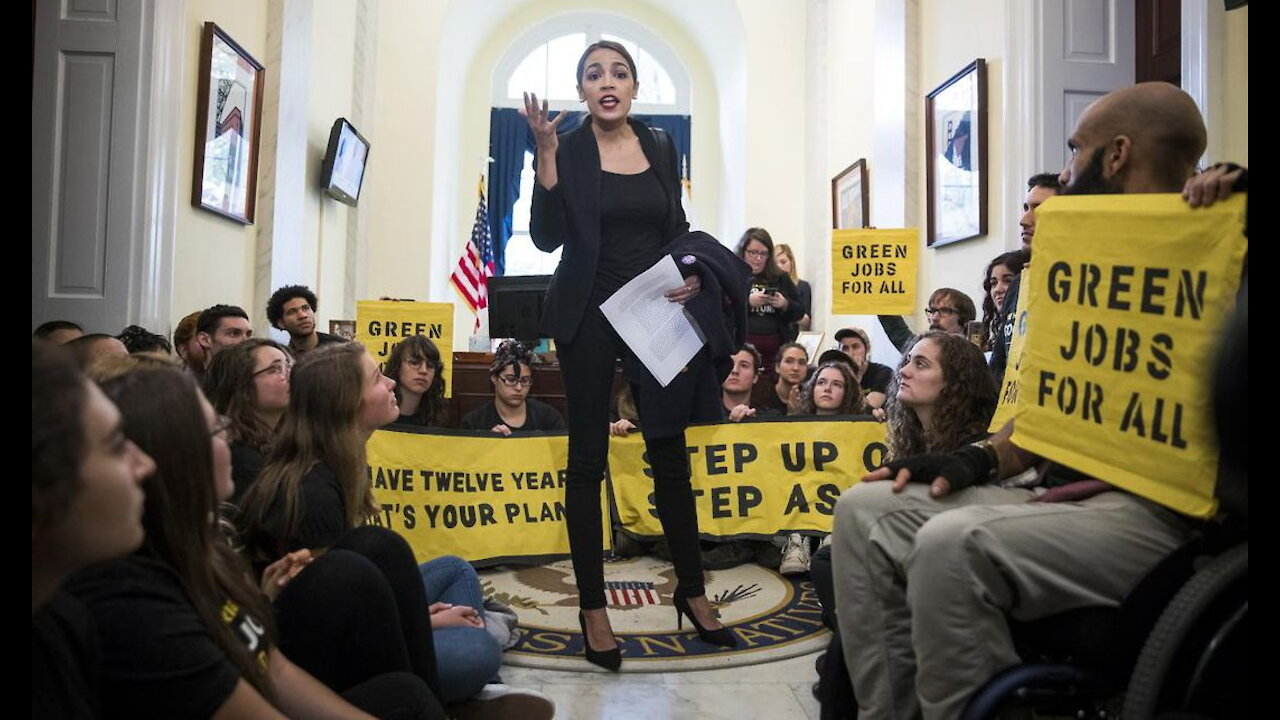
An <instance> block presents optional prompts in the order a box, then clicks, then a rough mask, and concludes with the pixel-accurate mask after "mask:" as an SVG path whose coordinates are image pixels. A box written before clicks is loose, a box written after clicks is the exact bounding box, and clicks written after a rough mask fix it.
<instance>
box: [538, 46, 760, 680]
mask: <svg viewBox="0 0 1280 720" xmlns="http://www.w3.org/2000/svg"><path fill="white" fill-rule="evenodd" d="M575 79H576V81H577V84H578V93H579V98H580V99H581V100H582V101H583V102H585V103H586V105H587V111H588V114H589V116H588V117H587V119H586V120H585V122H584V123H583V125H582V127H581V128H579V129H578V130H575V131H574V132H572V133H569V134H568V135H566V136H565V137H564V138H563V139H561V138H560V137H559V136H557V134H556V129H557V126H558V125H559V123H560V122H561V120H562V119H563V118H564V117H565V115H564V114H563V113H562V114H560V115H557V116H556V117H555V119H552V118H551V117H550V113H549V112H548V109H547V103H546V102H545V101H544V102H542V103H539V102H538V98H537V97H536V96H534V95H532V94H529V95H526V97H525V105H524V114H525V115H526V117H527V118H528V122H529V128H530V130H531V131H532V132H533V135H534V137H535V138H536V141H537V150H536V152H535V160H534V167H535V175H536V179H537V182H535V183H534V188H533V205H532V208H531V212H530V221H529V234H530V236H531V237H532V239H533V242H534V244H535V245H536V246H537V247H538V248H539V249H540V250H542V251H544V252H551V251H553V250H555V249H556V248H558V247H560V246H562V245H563V246H564V254H563V255H562V257H561V259H560V265H559V267H558V268H557V269H556V274H555V278H554V279H553V280H552V282H551V286H550V288H548V290H547V299H546V305H545V306H544V314H543V326H544V329H545V330H546V331H548V332H549V333H550V334H551V335H552V337H554V338H555V340H556V346H557V347H558V349H559V350H558V354H559V358H560V370H561V372H562V373H563V374H564V377H565V395H566V400H567V402H568V410H569V463H568V479H567V485H566V488H565V512H566V515H567V524H568V529H569V545H570V548H571V551H572V555H573V566H574V574H575V575H576V579H577V583H578V592H579V604H580V606H581V608H582V616H581V621H582V622H581V625H582V630H583V635H584V651H585V654H586V657H587V660H589V661H590V662H593V663H595V664H597V665H600V666H601V667H604V668H606V669H609V670H617V669H618V667H619V666H620V665H621V662H622V655H621V651H620V650H619V649H618V646H617V643H616V642H615V640H614V637H613V632H612V630H611V628H610V625H609V617H608V614H607V612H606V610H605V605H606V602H605V592H604V566H603V560H602V554H603V547H602V546H603V543H602V536H603V534H604V531H603V528H602V519H601V516H600V485H601V483H602V482H603V480H604V470H605V464H606V460H607V452H608V442H609V437H608V429H609V395H610V390H611V387H612V384H613V379H614V375H615V371H616V362H617V358H619V357H622V358H623V360H624V368H631V370H630V375H629V377H630V378H631V379H632V381H633V390H634V391H635V392H634V395H635V398H636V403H637V406H638V408H639V410H640V421H641V422H640V425H641V427H643V428H644V439H645V444H646V446H647V448H648V451H649V460H650V462H651V463H652V465H653V471H654V472H653V475H654V486H655V491H656V495H657V505H658V512H659V513H660V514H661V516H662V525H663V530H664V532H665V534H666V536H667V541H668V546H669V548H670V550H671V554H672V562H673V564H674V565H675V569H676V576H677V578H678V580H679V587H678V588H677V591H676V598H675V603H676V608H677V611H678V612H680V613H682V615H681V617H683V615H688V616H689V617H690V618H692V620H693V622H694V626H695V627H696V628H697V629H698V630H699V635H700V637H702V638H703V639H704V640H709V641H712V642H717V643H721V644H724V645H733V644H735V641H734V639H733V636H732V635H731V634H730V633H729V631H728V630H726V629H724V628H723V627H722V626H721V625H720V622H719V620H717V619H716V617H715V615H714V613H713V612H712V610H711V606H710V604H709V603H708V602H707V600H706V597H705V591H704V587H703V576H702V565H701V556H700V553H699V545H698V516H697V512H696V510H695V506H694V500H693V488H692V486H691V485H690V481H689V462H688V455H687V453H686V451H685V441H684V427H685V425H686V424H687V423H688V422H691V421H695V422H696V421H702V420H715V419H719V417H720V415H721V410H720V400H719V390H718V388H719V385H720V378H719V377H717V376H716V372H715V371H714V370H713V368H712V361H713V359H712V358H711V357H710V356H709V352H708V351H707V350H706V349H705V348H704V349H703V350H702V351H700V352H699V353H698V354H697V355H695V356H694V358H693V360H692V361H691V362H690V364H689V366H688V368H687V369H686V371H685V372H682V373H679V376H678V377H677V378H676V379H674V380H673V381H672V382H671V384H670V385H668V386H667V387H666V388H663V387H662V386H660V385H658V383H657V381H656V380H655V379H653V377H652V375H651V374H650V373H648V372H647V371H645V370H644V369H643V368H636V367H635V365H637V364H638V363H636V362H635V361H634V359H630V358H631V354H630V350H629V349H628V348H627V347H626V345H625V343H623V342H622V341H621V340H620V339H619V338H618V335H617V333H616V332H615V331H614V330H613V328H612V326H610V324H609V322H608V321H607V320H606V319H605V318H604V315H603V314H602V313H601V311H600V309H599V305H600V303H602V302H604V301H605V300H606V299H608V298H609V297H610V296H611V295H612V294H613V293H614V292H616V291H617V290H618V289H619V288H621V287H622V286H623V285H625V284H626V283H627V282H628V281H629V280H631V279H632V278H634V277H635V276H636V275H638V274H640V273H641V272H642V271H644V270H646V269H647V268H649V267H651V266H652V265H653V264H654V263H655V262H656V261H657V260H659V259H660V258H661V257H662V255H663V250H664V248H665V247H667V246H669V245H670V244H671V243H672V241H674V240H675V239H676V238H678V237H680V236H681V235H684V234H686V233H687V232H688V229H689V224H688V222H686V220H685V215H684V209H683V208H682V206H681V204H680V182H679V174H678V172H677V169H676V153H675V148H674V146H673V145H672V143H671V141H670V139H669V138H667V136H666V134H665V133H663V132H661V131H657V130H651V129H650V128H648V127H646V126H645V125H642V124H641V123H639V122H638V121H635V120H632V119H630V118H629V117H628V114H629V113H630V110H631V102H632V101H633V100H634V99H635V97H636V89H637V86H636V66H635V61H634V60H633V59H632V57H631V54H630V53H629V52H628V51H627V49H626V47H624V46H623V45H621V44H620V43H616V42H612V41H607V40H605V41H600V42H597V43H593V44H592V45H590V46H588V47H587V49H586V51H585V52H584V53H583V54H582V57H581V59H580V60H579V61H578V68H577V77H576V78H575ZM677 265H678V267H679V268H680V270H681V274H682V275H683V276H684V277H685V283H684V285H682V286H680V287H678V288H673V289H671V290H670V291H669V292H668V293H667V298H668V299H669V300H671V301H672V302H680V303H684V302H686V301H689V300H693V299H696V296H697V295H698V293H699V291H700V290H701V287H702V281H701V278H700V277H699V273H701V272H703V270H704V263H703V262H702V261H701V260H699V259H698V258H697V257H696V256H694V255H692V254H688V255H681V256H680V257H679V258H678V259H677ZM743 275H744V276H745V273H744V274H743ZM743 279H744V280H745V277H744V278H743ZM703 329H704V331H705V330H707V328H703ZM739 342H741V339H739ZM727 354H728V353H726V358H727Z"/></svg>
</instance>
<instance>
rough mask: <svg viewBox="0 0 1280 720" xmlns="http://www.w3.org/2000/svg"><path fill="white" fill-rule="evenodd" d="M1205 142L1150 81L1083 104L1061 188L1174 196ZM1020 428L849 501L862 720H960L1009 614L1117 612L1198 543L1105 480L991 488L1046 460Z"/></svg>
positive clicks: (928, 461)
mask: <svg viewBox="0 0 1280 720" xmlns="http://www.w3.org/2000/svg"><path fill="white" fill-rule="evenodd" d="M1205 144H1206V132H1205V127H1204V123H1203V121H1202V120H1201V118H1200V113H1199V110H1198V109H1197V108H1196V105H1195V102H1194V101H1193V100H1192V99H1191V98H1190V96H1188V95H1187V94H1186V93H1185V92H1183V91H1181V90H1179V89H1178V88H1176V87H1174V86H1172V85H1169V84H1167V83H1159V82H1150V83H1142V84H1139V85H1134V86H1131V87H1128V88H1125V89H1122V90H1116V91H1113V92H1111V93H1108V94H1107V95H1105V96H1103V97H1102V98H1100V99H1098V100H1096V101H1094V102H1093V103H1092V104H1090V105H1089V106H1088V107H1087V108H1085V110H1084V112H1083V113H1082V114H1081V115H1080V118H1079V120H1078V121H1077V124H1076V127H1075V130H1074V131H1073V132H1072V134H1071V136H1070V138H1069V140H1068V145H1069V147H1070V148H1071V157H1070V159H1069V161H1068V164H1067V167H1066V168H1065V169H1064V170H1063V172H1062V175H1061V180H1062V182H1063V185H1064V186H1065V188H1064V189H1065V192H1066V193H1067V194H1073V193H1075V194H1095V193H1176V192H1178V191H1180V190H1182V189H1183V187H1184V184H1185V183H1187V182H1188V179H1189V178H1191V177H1192V175H1193V172H1194V168H1195V164H1196V162H1197V161H1198V159H1199V157H1200V155H1201V154H1202V153H1203V152H1204V149H1205ZM1187 199H1188V200H1190V197H1188V198H1187ZM1053 202H1054V201H1052V200H1051V201H1050V202H1049V203H1048V206H1049V207H1051V206H1052V203H1053ZM1207 239H1208V238H1206V240H1207ZM1037 242H1039V241H1037ZM1233 270H1235V272H1233ZM1236 272H1238V268H1235V269H1232V268H1228V269H1227V270H1226V271H1225V273H1223V276H1222V277H1219V278H1217V279H1216V282H1218V283H1220V285H1219V288H1222V287H1230V286H1231V285H1232V284H1233V283H1234V281H1235V280H1236V279H1238V275H1235V273H1236ZM1100 274H1101V273H1100ZM1233 275H1235V277H1232V276H1233ZM1133 287H1141V285H1139V284H1137V283H1135V284H1134V286H1133ZM1116 288H1117V285H1116V284H1114V283H1113V284H1112V285H1111V288H1110V290H1105V289H1104V290H1099V291H1098V292H1097V295H1098V296H1099V297H1106V296H1107V295H1108V294H1112V297H1117V296H1116V295H1115V293H1116V292H1117V290H1116ZM1080 297H1081V298H1084V297H1086V296H1085V295H1084V294H1082V295H1081V296H1080ZM1085 312H1095V313H1096V312H1100V311H1097V310H1087V311H1085ZM1099 316H1100V315H1095V317H1099ZM1046 317H1048V316H1046ZM1034 320H1035V319H1034V318H1032V321H1033V322H1034ZM913 384H914V385H915V390H916V391H917V392H918V391H919V382H918V381H916V382H914V383H913ZM1012 425H1013V424H1012V423H1010V424H1009V425H1007V426H1006V427H1005V429H1003V430H1002V431H1001V432H999V433H997V434H996V435H995V436H994V437H993V438H992V439H991V440H990V442H987V441H980V442H979V443H976V444H974V445H966V446H965V447H963V448H961V449H960V450H958V451H952V452H950V453H946V454H941V453H936V452H933V453H927V454H924V455H916V456H913V457H906V458H900V459H897V460H894V461H893V462H891V463H889V464H888V465H887V466H885V467H883V468H881V469H879V470H877V471H875V472H873V473H871V474H870V475H868V476H867V477H865V478H863V480H864V482H863V483H861V484H860V485H858V486H855V487H854V488H853V489H852V490H850V491H849V492H848V493H847V494H846V496H845V497H844V498H842V499H841V501H840V503H839V504H838V505H837V509H836V538H837V539H836V542H835V552H834V553H833V555H834V559H835V573H836V577H837V582H838V583H840V584H839V585H838V586H837V588H838V596H840V597H841V600H840V613H841V620H840V627H841V634H842V638H843V639H844V640H845V658H846V661H847V662H848V664H849V667H850V675H851V677H852V679H853V684H854V690H855V694H856V695H857V697H858V703H859V706H860V708H861V711H860V713H859V717H865V718H889V717H909V716H914V715H921V714H923V716H924V717H925V718H928V719H933V718H954V717H958V716H959V715H960V713H961V712H962V711H963V709H964V707H965V705H966V703H967V702H968V700H969V698H970V696H971V695H972V693H973V692H974V691H975V690H976V689H978V688H979V687H980V686H981V685H982V684H983V683H985V682H986V681H987V680H988V679H989V678H990V677H991V676H992V675H994V674H995V673H997V672H999V671H1001V670H1003V669H1004V668H1006V667H1009V666H1011V665H1013V664H1016V663H1017V662H1018V661H1019V658H1018V655H1017V652H1016V650H1015V648H1014V646H1013V641H1012V638H1011V636H1010V631H1009V624H1008V622H1007V619H1006V618H1007V617H1008V616H1013V617H1017V618H1018V619H1019V620H1021V621H1029V620H1036V619H1040V618H1043V617H1046V616H1049V615H1052V614H1054V613H1058V612H1061V611H1063V610H1067V609H1071V608H1076V607H1082V606H1088V605H1101V606H1115V605H1117V604H1119V603H1120V601H1121V599H1122V598H1124V596H1125V595H1126V593H1128V592H1129V591H1130V590H1131V589H1132V588H1133V587H1134V586H1135V585H1136V584H1137V583H1138V581H1139V580H1140V579H1141V578H1142V577H1143V576H1144V575H1146V574H1147V573H1148V572H1149V571H1150V570H1151V568H1153V567H1155V565H1156V564H1157V563H1159V562H1160V560H1161V559H1163V558H1164V557H1165V556H1166V555H1167V554H1168V553H1170V552H1172V551H1173V550H1174V549H1175V548H1177V547H1178V546H1180V545H1181V544H1182V543H1183V542H1184V541H1185V540H1186V538H1187V537H1188V536H1189V534H1190V532H1191V527H1190V524H1189V523H1188V522H1187V518H1186V517H1185V516H1182V515H1180V514H1179V513H1177V512H1174V511H1173V510H1172V509H1170V508H1169V507H1166V506H1163V505H1158V504H1156V503H1155V502H1153V501H1151V500H1148V499H1146V498H1142V497H1139V496H1137V495H1134V494H1130V493H1128V492H1124V491H1120V490H1117V489H1115V488H1114V487H1112V486H1111V485H1110V484H1108V483H1105V482H1102V481H1101V480H1098V479H1086V480H1084V481H1081V482H1075V483H1071V484H1068V485H1055V486H1054V487H1052V488H1049V489H1047V490H1045V489H1037V491H1036V493H1037V494H1036V498H1037V500H1038V502H1030V503H1029V502H1026V500H1027V498H1028V497H1029V496H1030V495H1031V494H1032V493H1031V491H1028V490H1020V489H1013V488H1001V487H998V486H995V485H992V484H990V483H992V482H993V481H996V480H998V479H1000V478H1007V477H1010V476H1013V475H1015V474H1017V473H1020V472H1022V471H1023V470H1024V469H1025V468H1027V467H1029V466H1030V465H1031V464H1033V463H1035V462H1037V461H1039V458H1038V457H1036V456H1035V455H1033V454H1031V453H1028V452H1026V451H1024V450H1022V449H1020V448H1019V447H1017V446H1016V445H1015V444H1014V441H1013V440H1012V439H1011V436H1012V437H1013V438H1016V437H1018V436H1017V435H1013V431H1014V429H1013V427H1012ZM1083 427H1084V426H1082V428H1083ZM1022 430H1023V432H1024V433H1026V434H1027V435H1028V436H1030V435H1031V433H1032V432H1034V429H1033V428H1023V429H1022ZM1111 432H1118V431H1115V430H1113V431H1111ZM891 437H892V435H891ZM1116 440H1117V442H1120V441H1121V438H1116ZM1086 459H1087V458H1086ZM1184 464H1185V467H1184V468H1183V470H1185V471H1186V472H1187V473H1188V474H1195V473H1200V472H1201V471H1202V469H1201V468H1200V467H1199V466H1198V464H1193V463H1192V462H1186V463H1184ZM1049 476H1050V477H1052V476H1053V472H1052V470H1051V471H1050V473H1049ZM885 480H892V481H893V482H892V483H888V482H877V481H885ZM868 598H869V601H868V602H861V600H862V599H868ZM893 618H897V619H896V620H894V619H893ZM908 618H909V619H908ZM846 628H848V631H846ZM863 630H865V631H867V632H860V631H863ZM849 633H852V634H849ZM887 658H892V660H886V659H887ZM912 660H914V662H913V661H912Z"/></svg>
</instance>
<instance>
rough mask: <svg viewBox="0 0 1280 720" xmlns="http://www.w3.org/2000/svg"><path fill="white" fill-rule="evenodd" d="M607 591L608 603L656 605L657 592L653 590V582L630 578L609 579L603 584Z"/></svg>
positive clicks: (615, 604)
mask: <svg viewBox="0 0 1280 720" xmlns="http://www.w3.org/2000/svg"><path fill="white" fill-rule="evenodd" d="M604 587H605V590H608V591H609V604H610V605H614V606H625V605H657V604H658V594H657V593H655V592H654V591H653V583H651V582H639V581H632V580H609V581H606V582H605V584H604Z"/></svg>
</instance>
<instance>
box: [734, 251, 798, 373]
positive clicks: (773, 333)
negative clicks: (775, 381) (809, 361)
mask: <svg viewBox="0 0 1280 720" xmlns="http://www.w3.org/2000/svg"><path fill="white" fill-rule="evenodd" d="M738 257H740V258H742V259H743V260H745V261H746V263H747V265H749V266H750V267H751V282H752V287H751V295H750V297H748V298H747V342H749V343H751V344H752V345H755V346H756V349H757V350H759V351H760V356H761V357H762V358H763V359H764V367H765V368H772V367H773V366H774V357H775V356H776V355H777V353H778V348H779V347H781V346H782V344H783V343H786V342H788V341H789V340H790V339H791V326H792V324H794V323H796V322H799V320H800V319H801V318H802V317H804V314H805V312H806V311H805V307H804V304H803V303H802V302H800V293H799V291H798V290H796V286H795V283H793V282H791V276H790V275H788V274H787V273H785V272H783V271H782V270H780V269H779V268H778V262H777V260H776V259H775V258H774V253H773V237H772V236H770V235H769V231H768V230H765V229H764V228H754V227H753V228H747V231H746V232H744V233H742V239H741V240H739V241H738Z"/></svg>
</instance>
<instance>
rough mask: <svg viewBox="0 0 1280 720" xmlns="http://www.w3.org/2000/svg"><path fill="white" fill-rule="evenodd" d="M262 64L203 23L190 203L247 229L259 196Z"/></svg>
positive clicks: (209, 23)
mask: <svg viewBox="0 0 1280 720" xmlns="http://www.w3.org/2000/svg"><path fill="white" fill-rule="evenodd" d="M263 80H264V71H263V67H262V64H261V63H259V62H258V61H257V60H254V59H253V56H252V55H250V54H249V53H247V52H245V50H244V48H242V47H240V45H239V43H237V42H236V41H235V40H232V39H231V36H230V35H227V33H226V32H225V31H223V30H222V28H220V27H218V26H217V25H216V24H214V23H211V22H207V23H205V24H204V34H203V36H202V38H201V41H200V88H199V90H198V93H197V95H196V147H195V154H196V156H195V165H194V167H193V170H192V180H191V204H192V205H195V206H196V207H201V208H204V209H205V210H208V211H210V212H215V213H217V214H219V215H221V216H223V217H226V218H230V219H232V220H235V221H236V222H241V223H244V224H246V225H250V224H252V223H253V216H254V205H255V203H254V201H255V199H256V196H257V191H258V148H259V142H258V136H259V129H260V126H261V124H262V90H263V85H264V82H263Z"/></svg>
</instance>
